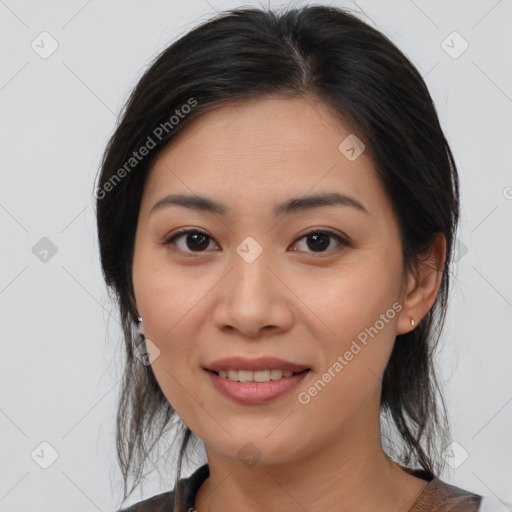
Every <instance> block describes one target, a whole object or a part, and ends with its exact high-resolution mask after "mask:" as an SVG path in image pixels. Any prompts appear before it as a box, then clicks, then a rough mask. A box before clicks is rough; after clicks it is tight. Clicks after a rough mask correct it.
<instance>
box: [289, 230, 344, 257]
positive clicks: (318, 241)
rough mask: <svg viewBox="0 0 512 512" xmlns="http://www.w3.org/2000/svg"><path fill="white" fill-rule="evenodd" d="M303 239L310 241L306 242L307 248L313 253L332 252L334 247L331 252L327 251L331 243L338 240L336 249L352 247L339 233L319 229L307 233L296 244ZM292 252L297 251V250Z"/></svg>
mask: <svg viewBox="0 0 512 512" xmlns="http://www.w3.org/2000/svg"><path fill="white" fill-rule="evenodd" d="M302 239H306V240H308V239H309V241H308V242H306V247H308V248H311V249H312V252H313V253H324V252H332V250H333V249H332V247H331V249H329V250H326V249H328V248H329V247H330V246H331V242H332V240H333V239H334V240H336V242H337V243H338V245H337V246H336V247H335V249H339V248H340V245H347V246H348V245H350V244H349V243H348V242H347V241H346V240H345V239H344V238H342V237H341V236H340V235H338V234H337V233H334V232H333V231H329V230H323V229H318V230H314V231H310V232H309V233H306V234H305V235H303V236H301V237H300V238H299V239H298V240H297V242H295V244H297V243H298V242H299V241H300V240H302ZM292 250H294V251H296V250H297V249H292ZM306 252H308V251H306Z"/></svg>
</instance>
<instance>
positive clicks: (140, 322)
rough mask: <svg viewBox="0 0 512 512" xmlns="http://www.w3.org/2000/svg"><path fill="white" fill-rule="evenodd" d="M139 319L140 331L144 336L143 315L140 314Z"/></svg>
mask: <svg viewBox="0 0 512 512" xmlns="http://www.w3.org/2000/svg"><path fill="white" fill-rule="evenodd" d="M137 320H138V322H139V332H140V333H141V334H142V335H143V336H144V326H143V325H142V317H141V316H139V317H138V318H137Z"/></svg>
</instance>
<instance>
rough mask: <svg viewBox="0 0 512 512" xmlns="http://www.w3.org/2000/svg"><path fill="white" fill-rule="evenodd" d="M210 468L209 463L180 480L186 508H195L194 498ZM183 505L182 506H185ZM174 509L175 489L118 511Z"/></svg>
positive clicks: (151, 511) (163, 510)
mask: <svg viewBox="0 0 512 512" xmlns="http://www.w3.org/2000/svg"><path fill="white" fill-rule="evenodd" d="M209 475H210V469H209V467H208V464H204V465H203V466H201V467H199V468H198V469H196V470H195V471H194V472H193V473H192V474H191V475H190V476H189V477H186V478H181V479H180V481H179V484H178V486H179V490H180V494H179V496H180V497H181V498H182V500H183V505H184V507H185V510H189V509H192V510H193V508H194V499H195V496H196V494H197V491H198V489H199V487H201V484H202V483H203V482H204V481H205V480H206V479H207V478H208V477H209ZM183 505H182V506H183ZM173 511H174V489H173V490H172V491H167V492H163V493H161V494H157V495H156V496H152V497H151V498H148V499H145V500H143V501H139V502H138V503H135V504H133V505H131V506H130V507H128V508H123V509H121V510H118V511H117V512H173Z"/></svg>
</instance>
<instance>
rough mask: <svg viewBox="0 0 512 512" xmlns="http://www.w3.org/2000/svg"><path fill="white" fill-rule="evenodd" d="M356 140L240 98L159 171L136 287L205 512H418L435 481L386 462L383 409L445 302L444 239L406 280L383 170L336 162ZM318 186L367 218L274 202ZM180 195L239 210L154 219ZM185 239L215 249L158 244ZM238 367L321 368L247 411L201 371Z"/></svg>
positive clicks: (166, 156)
mask: <svg viewBox="0 0 512 512" xmlns="http://www.w3.org/2000/svg"><path fill="white" fill-rule="evenodd" d="M350 133H352V131H351V129H350V127H349V126H348V125H347V124H345V123H343V122H341V121H340V120H339V119H338V118H335V117H334V116H333V114H332V113H331V111H330V110H329V109H328V107H327V106H326V105H325V104H324V103H322V102H321V100H319V99H318V98H315V97H313V96H309V97H304V98H295V99H285V98H278V97H267V98H265V99H258V100H251V101H237V102H233V103H231V104H229V105H228V106H223V107H220V108H217V109H214V110H211V111H209V112H207V113H204V114H202V115H201V116H200V117H199V118H197V119H196V120H194V121H193V122H192V123H191V124H190V125H189V126H187V128H186V129H185V130H184V131H183V132H181V133H180V134H179V135H178V136H177V137H176V138H175V139H174V141H173V143H172V144H171V145H169V146H168V147H167V148H166V149H165V150H164V151H163V152H161V153H160V155H159V156H158V158H157V160H156V162H155V164H154V166H153V168H152V169H151V172H150V174H149V176H148V180H147V182H146V186H145V189H144V192H143V198H142V204H141V209H140V213H139V219H138V226H137V234H136V241H135V252H134V263H133V283H134V291H135V297H136V302H137V307H138V311H139V314H140V315H141V316H142V317H143V320H144V329H145V335H146V337H147V338H148V339H150V340H151V341H152V342H153V343H154V344H155V345H156V346H157V347H158V349H159V350H160V353H159V354H158V357H156V359H155V360H154V361H153V363H152V368H153V371H154V373H155V376H156V378H157V380H158V382H159V384H160V387H161V389H162V391H163V393H164V394H165V396H166V398H167V399H168V400H169V402H170V403H171V405H172V406H173V407H174V409H175V410H176V411H177V413H178V414H179V416H180V417H181V419H182V420H183V421H184V422H185V423H186V424H187V425H188V427H189V428H190V429H191V430H192V431H193V432H195V434H196V435H197V436H198V437H199V438H201V439H202V440H203V441H204V444H205V447H206V453H207V457H208V463H209V466H210V478H209V479H207V480H206V481H205V482H204V484H203V485H202V486H201V488H200V490H199V493H198V495H197V497H196V502H195V508H196V510H197V511H198V512H206V511H221V510H244V511H266V512H269V511H270V512H272V511H282V510H287V511H292V512H294V511H301V512H303V511H304V510H307V511H308V512H315V511H324V510H351V511H358V512H362V511H370V510H371V511H374V510H380V511H384V512H386V511H393V512H396V511H398V510H402V511H405V510H409V508H410V507H411V506H412V504H413V503H414V501H416V499H417V497H418V496H419V494H420V493H421V491H422V490H423V489H424V487H425V485H426V483H427V482H426V481H425V480H422V479H419V478H416V477H414V476H412V475H409V474H408V473H406V472H405V471H404V470H403V469H401V468H400V467H399V466H398V465H397V464H395V463H394V462H392V461H391V460H390V459H389V458H388V457H387V455H386V454H385V453H384V451H383V449H382V446H381V434H380V424H379V400H380V394H381V378H382V375H383V372H384V369H385V367H386V364H387V362H388V359H389V357H390V354H391V350H392V348H393V343H394V340H395V337H396V335H398V334H403V333H406V332H408V331H410V330H411V329H413V327H411V324H410V319H411V317H413V318H414V319H415V321H416V324H417V323H418V322H419V321H420V320H421V318H422V317H423V316H424V315H425V314H426V313H427V312H428V310H429V309H430V308H431V307H432V305H433V304H434V301H435V298H436V294H437V291H438V288H439V285H440V281H441V275H442V274H441V271H438V270H436V269H442V268H443V262H444V258H445V250H446V247H445V239H444V237H443V236H440V237H439V238H438V240H437V242H436V243H435V244H434V245H433V246H432V250H431V252H430V254H429V255H428V256H429V257H428V260H426V261H425V263H423V264H421V265H419V266H418V267H417V269H416V271H415V272H414V273H413V274H410V275H409V276H407V279H406V281H405V282H404V281H402V268H403V261H402V256H401V245H400V233H399V227H398V223H397V219H396V217H395V215H394V213H393V209H392V205H391V203H390V202H389V199H388V197H387V195H386V194H385V192H384V189H383V188H382V186H381V184H380V182H379V181H378V179H377V177H376V174H375V172H374V170H373V167H372V161H371V160H370V157H369V156H368V154H367V152H363V153H362V154H361V155H360V156H359V157H358V158H357V159H355V160H354V161H350V160H348V159H347V158H346V157H345V156H344V155H343V154H342V153H341V152H340V150H339V149H338V146H339V144H340V142H341V141H343V140H344V139H345V138H346V137H347V136H348V135H349V134H350ZM360 138H361V137H360ZM323 191H326V192H332V191H338V192H340V193H344V194H349V195H351V196H353V197H354V198H356V199H357V200H358V201H360V202H361V203H362V204H363V205H364V206H365V208H366V209H367V210H368V213H364V212H361V211H359V210H357V209H356V208H353V207H350V206H343V205H333V206H327V207H318V208H315V209H312V210H307V211H300V212H290V213H287V214H285V215H284V216H283V215H281V216H280V217H276V216H275V215H274V212H273V208H274V205H275V204H277V203H281V202H283V201H285V200H287V199H289V198H292V197H293V198H295V197H302V196H304V195H306V194H312V193H317V192H323ZM171 193H183V194H189V195H194V194H197V195H200V196H207V197H210V198H213V199H215V200H217V201H219V202H221V203H223V204H225V205H226V207H227V208H229V214H227V215H220V214H214V213H211V212H205V211H200V210H194V209H190V208H186V207H183V206H177V205H172V206H168V207H166V208H162V209H161V210H158V211H157V212H155V213H153V214H152V215H150V210H151V208H152V206H153V205H154V204H155V203H156V202H157V201H158V200H159V199H161V198H162V197H164V196H166V195H167V194H171ZM178 228H189V229H194V228H195V229H199V230H201V231H204V232H206V233H207V234H208V236H209V237H210V238H207V239H206V242H205V243H204V245H203V246H202V248H201V247H200V249H199V250H194V242H193V239H192V240H191V238H190V236H189V237H188V242H189V243H188V244H187V235H184V236H182V237H181V238H180V239H179V240H177V241H176V242H175V245H174V246H172V245H168V246H165V245H163V242H164V240H165V239H166V238H167V237H168V236H169V235H170V234H172V233H174V232H176V231H178ZM317 228H323V229H329V230H330V231H334V232H335V233H338V234H340V236H342V237H348V238H349V240H350V244H349V245H343V244H341V243H340V242H338V241H337V240H336V239H335V238H327V239H325V245H324V246H322V249H321V250H320V252H316V251H315V246H314V244H313V243H311V237H304V235H305V234H307V233H308V232H310V231H313V230H314V229H317ZM247 236H251V237H253V238H254V239H255V240H256V241H257V242H258V244H259V245H260V246H261V247H262V248H263V252H262V253H261V254H260V256H259V257H258V258H257V259H256V260H255V261H253V262H252V263H247V262H246V261H245V260H244V259H242V258H241V257H240V256H239V254H238V253H237V252H236V248H237V246H239V244H240V243H241V242H242V241H243V240H244V239H245V238H246V237H247ZM308 241H309V243H308ZM208 242H209V243H208ZM199 245H200V244H199ZM191 247H192V248H191ZM293 248H295V250H292V249H293ZM201 251H202V252H201ZM394 303H398V304H400V305H401V306H402V309H401V311H400V312H399V313H397V314H396V315H395V316H394V318H392V319H388V322H387V323H385V326H384V327H383V328H381V330H379V332H378V334H377V335H374V337H373V338H369V339H368V343H367V345H366V346H362V345H361V344H360V345H361V346H362V347H363V348H362V350H361V351H360V352H358V353H357V355H355V356H354V357H353V359H352V360H351V361H350V362H348V364H347V365H346V366H345V367H344V368H343V370H342V371H341V372H339V374H337V375H336V377H334V378H332V380H331V381H330V382H329V383H328V384H327V385H326V386H325V387H324V388H323V389H322V390H321V392H319V393H318V394H317V395H316V396H315V397H313V398H312V399H311V401H310V402H309V403H308V404H305V405H304V404H301V403H300V402H299V401H298V399H297V396H298V393H299V392H300V391H307V390H308V388H309V387H310V386H311V385H312V384H313V383H314V382H315V381H317V380H318V379H319V378H321V376H322V374H323V373H324V372H325V371H326V370H327V369H328V368H329V367H332V365H333V363H334V362H335V361H336V360H337V357H338V355H343V354H344V353H345V352H346V351H347V350H348V349H349V348H350V346H351V343H352V341H353V340H355V339H356V338H357V335H358V334H359V333H361V332H362V331H364V329H365V328H368V327H370V326H374V325H375V323H376V321H377V320H378V319H379V318H380V315H381V314H385V313H386V311H387V310H389V308H391V307H392V305H393V304H394ZM150 352H151V350H150ZM154 353H156V352H154ZM233 355H242V356H246V357H258V356H261V355H271V356H276V357H280V358H282V359H285V360H289V361H292V362H295V363H300V364H305V365H307V366H309V367H310V368H311V369H312V371H311V372H310V373H309V374H308V375H307V377H306V378H305V380H304V381H303V382H302V383H301V385H300V386H299V387H298V388H297V389H295V390H293V391H291V392H290V393H287V394H285V395H284V396H281V397H280V398H278V399H277V400H274V401H273V402H270V403H267V404H261V405H240V404H238V403H235V402H233V401H231V400H230V399H228V398H227V397H225V396H224V395H222V394H220V393H219V392H218V391H216V390H215V388H214V387H213V386H212V385H211V383H210V380H209V377H208V375H207V374H206V372H205V371H204V370H203V369H202V368H203V367H204V366H207V365H208V363H211V362H213V361H215V360H216V359H219V358H221V357H227V356H233ZM248 442H250V443H252V444H253V445H254V446H255V447H256V450H257V456H256V458H257V459H258V460H257V463H256V464H255V465H252V466H247V465H246V464H244V463H243V461H242V460H240V457H239V455H238V452H239V450H241V449H242V448H243V447H244V446H245V445H246V443H248ZM245 449H247V447H246V448H245ZM233 504H236V506H233Z"/></svg>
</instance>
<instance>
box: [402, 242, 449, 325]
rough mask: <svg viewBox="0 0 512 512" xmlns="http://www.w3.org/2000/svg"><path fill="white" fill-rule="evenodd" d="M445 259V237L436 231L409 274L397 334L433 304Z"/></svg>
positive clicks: (418, 321) (417, 322)
mask: <svg viewBox="0 0 512 512" xmlns="http://www.w3.org/2000/svg"><path fill="white" fill-rule="evenodd" d="M445 259H446V238H445V236H444V235H443V234H442V233H438V234H437V236H436V239H435V241H434V242H433V244H432V245H431V247H430V249H429V251H428V252H427V253H426V254H425V255H424V256H423V257H422V260H421V262H420V263H418V266H417V268H416V270H415V272H414V274H413V275H409V280H408V284H407V291H406V293H405V297H404V298H403V301H402V306H403V309H402V311H401V312H400V318H399V320H398V323H397V334H406V333H408V332H410V331H412V330H413V329H414V328H415V327H413V326H412V325H411V318H413V319H414V321H415V323H416V326H417V325H418V324H419V323H420V320H421V319H422V318H423V317H424V316H425V315H426V314H427V313H428V311H429V310H430V308H431V307H432V306H433V305H434V302H435V300H436V297H437V292H438V290H439V286H440V285H441V278H442V277H443V267H444V262H445Z"/></svg>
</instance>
